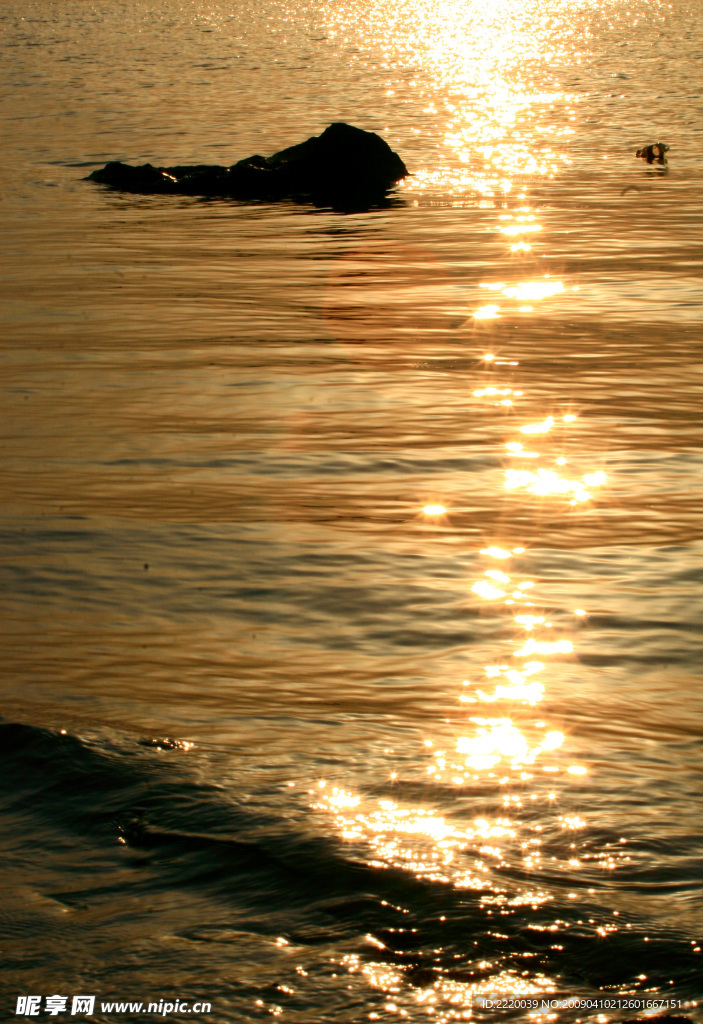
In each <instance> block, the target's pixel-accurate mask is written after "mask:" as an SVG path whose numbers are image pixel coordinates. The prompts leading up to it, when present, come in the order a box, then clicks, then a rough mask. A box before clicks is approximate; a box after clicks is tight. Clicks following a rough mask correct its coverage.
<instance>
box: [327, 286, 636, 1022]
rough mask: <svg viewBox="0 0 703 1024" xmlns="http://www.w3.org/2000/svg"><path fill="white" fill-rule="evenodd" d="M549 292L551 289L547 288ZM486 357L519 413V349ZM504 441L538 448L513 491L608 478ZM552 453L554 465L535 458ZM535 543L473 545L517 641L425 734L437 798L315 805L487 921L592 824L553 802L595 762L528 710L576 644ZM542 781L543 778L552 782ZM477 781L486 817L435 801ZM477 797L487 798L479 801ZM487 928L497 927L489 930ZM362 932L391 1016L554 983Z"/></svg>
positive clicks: (550, 497) (359, 851)
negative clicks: (550, 840) (465, 970)
mask: <svg viewBox="0 0 703 1024" xmlns="http://www.w3.org/2000/svg"><path fill="white" fill-rule="evenodd" d="M552 293H553V291H550V289H548V288H545V289H544V291H543V297H544V298H547V297H548V296H549V294H552ZM534 294H536V290H535V292H534ZM481 361H482V363H483V365H484V367H490V371H491V373H492V374H493V375H494V382H493V383H491V384H482V385H481V386H477V387H475V388H474V389H473V391H472V397H473V399H474V400H475V401H476V402H477V403H480V404H481V405H482V406H483V407H484V408H486V410H488V409H495V408H496V407H498V408H500V407H503V408H505V407H506V406H507V407H508V408H509V411H510V412H511V413H512V412H514V413H518V411H519V405H520V403H521V402H522V401H523V400H527V399H526V398H525V394H524V392H523V390H521V389H516V388H514V387H508V386H503V385H502V384H501V383H500V381H499V380H496V379H495V375H496V374H499V373H500V372H501V370H500V367H501V365H508V366H513V365H515V363H514V361H509V360H497V359H496V358H495V357H494V356H493V355H492V354H491V353H485V354H484V355H483V357H482V360H481ZM482 372H483V373H485V372H486V371H485V369H484V370H483V371H482ZM516 422H518V423H519V420H518V421H516ZM575 422H577V416H576V415H575V414H574V413H566V412H558V411H557V410H553V411H551V412H549V413H548V414H547V415H544V413H543V414H542V417H536V418H531V419H529V420H528V421H527V422H522V423H521V424H519V426H518V427H516V429H517V430H518V432H519V433H520V434H522V435H531V436H534V437H535V438H537V437H539V438H542V439H543V440H542V442H541V443H540V447H541V448H544V447H545V444H547V442H548V443H549V444H551V445H552V446H554V445H556V446H557V450H558V448H559V446H560V445H561V444H562V442H563V440H564V431H566V430H573V429H574V428H572V427H571V424H573V423H575ZM547 446H548V444H547ZM505 447H506V451H507V453H508V454H507V458H508V459H510V458H518V457H520V458H527V457H529V458H531V459H533V460H537V464H536V465H535V467H534V469H530V470H517V469H512V468H511V467H507V468H505V469H504V471H503V473H504V478H503V483H504V487H505V489H506V491H507V492H508V493H509V494H513V495H515V497H516V498H517V497H518V495H519V493H520V492H522V493H524V494H525V495H531V496H532V497H533V498H535V499H538V500H542V501H544V500H547V501H550V502H555V501H556V502H561V503H564V504H566V505H567V506H569V505H574V504H575V503H576V504H581V503H585V502H589V501H590V500H591V493H590V491H587V490H586V487H587V486H588V487H589V488H590V489H591V490H593V489H595V488H598V487H601V486H602V485H603V484H604V483H605V482H606V477H605V474H604V473H603V472H602V471H601V470H593V471H591V472H586V473H582V474H581V475H580V476H579V477H578V478H577V479H576V478H574V479H572V478H570V477H565V476H562V475H561V473H560V471H559V470H557V469H554V468H552V467H553V466H554V465H558V466H560V467H561V466H562V465H564V464H565V463H566V460H565V459H564V458H563V457H561V456H557V457H556V458H555V457H554V451H551V452H546V451H545V452H543V451H529V452H527V451H525V450H524V448H523V444H522V442H518V441H507V442H506V443H505ZM545 460H546V461H547V463H548V465H547V466H543V465H540V464H539V462H540V461H545ZM421 515H423V516H425V517H428V518H430V519H433V520H435V521H436V520H438V519H439V520H441V521H442V522H443V523H444V526H445V528H451V523H450V522H448V518H449V517H448V510H447V508H446V507H445V506H443V505H440V504H437V503H433V504H428V505H426V506H425V507H424V508H423V509H422V511H421ZM445 517H447V518H445ZM528 554H529V553H528V552H527V551H526V548H525V546H523V545H519V544H517V545H516V544H514V543H512V542H511V543H507V542H506V539H505V538H501V539H500V541H496V542H494V543H491V544H488V545H487V546H485V547H483V548H481V549H480V551H478V552H477V564H478V570H479V571H478V575H477V577H476V578H475V579H474V580H473V582H470V581H469V582H467V589H468V590H469V592H470V593H472V594H474V595H475V596H476V597H477V598H478V599H480V600H481V601H482V602H486V603H490V604H497V605H499V606H501V607H503V608H504V609H505V613H506V616H508V618H509V621H510V623H511V624H512V629H513V639H512V640H511V641H510V649H509V650H508V651H506V652H505V654H504V655H503V656H502V657H500V658H499V659H497V661H496V663H492V664H487V665H484V666H483V672H482V678H480V679H479V680H478V681H477V682H475V683H473V682H470V681H469V680H464V681H463V683H462V688H461V692H460V693H459V695H458V702H459V704H460V705H461V706H462V707H465V708H466V711H467V717H466V719H465V722H464V727H463V728H462V729H461V731H460V732H459V733H457V734H455V735H454V739H453V741H452V743H450V744H449V745H448V744H447V743H446V740H444V741H440V742H439V743H437V742H436V741H435V740H434V739H433V738H431V737H427V738H426V739H425V740H424V746H425V749H426V752H427V753H426V756H427V758H428V760H429V763H428V764H427V766H426V769H425V771H426V777H427V781H428V783H429V785H430V786H435V787H437V789H436V792H437V801H438V804H439V805H440V806H438V807H432V806H431V800H430V804H429V805H428V802H427V800H428V794H431V792H432V790H431V788H430V789H429V790H427V789H425V791H424V793H423V800H422V801H417V802H406V801H405V800H403V799H402V797H401V796H398V798H396V799H394V798H391V797H388V798H385V799H378V798H377V797H376V798H374V797H372V796H368V795H366V794H364V793H362V792H354V791H352V790H350V789H347V788H346V787H343V786H339V785H337V786H335V785H328V784H327V782H326V781H325V780H320V781H319V783H318V786H317V795H316V799H315V802H314V804H313V806H314V807H315V808H316V809H318V810H321V811H324V812H325V813H327V814H329V815H331V816H332V819H333V821H334V825H335V828H336V830H337V831H338V834H339V835H340V836H341V837H342V839H343V840H344V841H346V842H348V843H350V844H353V846H354V851H355V852H354V855H355V856H356V857H361V858H363V859H364V860H365V861H366V863H367V864H369V865H371V866H374V867H378V868H387V867H391V866H392V867H395V868H401V869H404V870H406V871H408V872H410V873H412V874H413V875H414V876H415V877H416V878H422V879H427V880H429V881H433V882H437V883H443V884H449V885H451V886H453V887H454V888H456V889H458V890H462V889H464V890H472V891H473V892H475V893H476V895H477V901H478V902H477V908H478V909H480V910H482V911H483V912H484V913H485V914H486V920H487V921H488V922H490V921H491V920H492V918H491V915H494V914H495V915H497V916H498V917H500V916H503V915H511V914H514V913H515V912H516V911H517V910H518V908H520V907H531V908H537V907H539V906H541V905H545V906H546V905H547V904H548V903H549V901H550V900H552V898H553V897H552V896H551V895H550V894H549V892H548V891H547V889H546V887H545V886H543V885H542V884H541V883H540V874H541V873H542V872H543V871H544V870H549V871H551V872H553V871H554V870H556V869H558V870H561V871H564V872H578V871H579V870H580V869H581V861H580V860H579V858H578V856H576V855H575V854H574V852H573V851H574V850H575V849H576V847H577V843H576V842H571V843H568V844H566V845H567V847H568V853H567V855H566V856H562V857H561V858H560V859H557V858H556V857H554V856H550V857H544V858H543V855H542V850H541V848H542V844H543V838H542V833H543V830H544V829H545V828H547V826H548V825H549V824H550V823H551V822H553V821H554V819H555V816H556V820H557V822H558V825H559V826H560V827H561V829H563V830H565V831H567V832H568V831H573V832H578V831H579V830H581V829H583V828H584V826H585V822H584V820H583V819H581V818H580V817H579V816H575V815H572V816H568V815H559V814H558V811H557V807H556V800H557V788H556V787H558V785H559V784H560V779H563V784H566V781H567V779H568V778H569V777H571V778H574V777H582V776H584V775H586V774H587V771H588V769H587V767H586V766H585V765H583V764H578V763H572V759H570V758H569V757H568V745H569V744H568V737H566V736H565V735H564V734H563V732H562V731H561V730H559V729H557V728H551V727H550V726H549V725H548V724H547V722H545V721H543V720H541V719H539V718H538V716H536V712H535V711H534V710H531V709H536V708H537V707H538V705H539V704H540V703H541V702H542V701H543V699H544V697H545V693H546V689H547V685H548V682H547V681H548V679H549V678H550V677H551V676H553V675H554V673H555V671H558V663H559V659H563V658H569V657H570V656H571V655H572V654H573V652H574V641H573V637H572V635H569V634H570V633H571V631H570V630H567V631H566V632H565V631H564V628H563V627H562V629H561V630H556V629H555V628H554V626H553V623H552V622H551V621H549V618H548V615H547V613H546V612H545V611H544V610H543V609H542V608H540V607H539V604H538V601H537V599H536V594H535V591H536V590H537V589H538V582H537V581H536V580H534V579H531V578H529V576H526V575H525V573H524V572H521V571H520V568H519V566H520V562H521V560H523V556H526V555H528ZM513 565H515V567H513ZM572 611H573V614H574V616H575V617H576V618H579V619H583V618H585V617H586V615H587V612H586V610H585V609H583V608H574V609H573V610H572ZM555 634H556V635H555ZM400 774H401V773H400V771H399V770H398V769H397V768H394V770H392V771H389V776H390V781H391V782H393V783H401V782H402V778H399V776H400ZM541 779H543V780H545V782H546V783H548V784H547V786H546V788H545V784H544V783H542V782H540V780H541ZM483 783H485V784H487V785H488V787H489V791H490V792H492V793H493V794H495V791H496V789H498V791H499V792H500V791H501V790H502V792H503V795H502V801H501V800H499V805H498V806H497V807H496V809H495V812H494V813H492V814H489V813H486V812H485V811H484V813H483V814H482V815H481V816H477V817H475V818H473V819H471V820H464V819H462V818H457V817H456V816H455V815H454V814H452V816H451V818H450V817H448V816H447V814H446V812H443V811H442V810H441V809H440V807H441V805H445V806H446V802H447V787H452V788H455V789H456V791H457V793H462V792H464V791H470V790H471V788H473V789H475V787H476V786H480V785H481V784H483ZM311 792H312V791H311ZM482 802H483V804H484V806H485V799H484V800H483V801H482ZM528 811H529V813H527V812H528ZM622 857H626V854H625V853H624V851H620V852H619V853H617V854H608V855H607V856H604V859H603V861H602V863H603V865H604V866H605V867H607V868H608V869H612V868H613V867H614V866H615V864H616V861H617V859H618V858H622ZM556 860H558V863H557V867H556V868H555V864H554V862H555V861H556ZM544 861H546V862H547V863H544ZM513 866H519V867H520V873H521V874H522V875H523V877H524V875H525V874H528V875H529V876H531V878H532V882H531V884H529V883H528V884H517V883H516V882H515V881H512V882H511V881H509V878H510V875H509V873H508V872H509V870H510V868H511V867H513ZM529 927H532V926H529ZM535 927H538V928H543V926H542V925H535ZM549 927H550V929H551V930H553V931H554V932H555V933H558V932H560V931H561V930H563V929H565V928H568V927H570V925H569V924H568V923H566V922H563V921H557V922H556V923H555V924H553V925H550V926H549ZM609 927H610V926H609ZM487 934H488V935H491V934H494V935H499V934H500V933H498V932H493V931H491V930H489V931H488V933H487ZM504 938H507V936H504ZM367 939H368V941H369V942H370V943H371V944H372V945H373V946H374V947H375V948H377V949H378V956H375V957H374V958H373V959H372V960H368V959H367V958H361V957H360V956H359V955H357V954H349V955H347V956H346V957H345V958H344V966H345V967H346V968H347V969H348V970H349V971H350V972H356V971H359V972H361V973H363V974H364V975H366V977H367V979H368V981H369V983H370V984H371V985H372V986H374V987H375V988H377V989H379V990H381V991H383V992H384V993H385V994H386V995H387V996H388V1002H387V1003H386V1004H385V1006H384V1015H385V1014H388V1015H391V1014H398V1015H399V1016H406V1015H407V1014H408V1012H409V1007H410V1006H411V1005H414V1006H415V1009H416V1010H417V1009H418V1008H419V1007H423V1008H425V1009H426V1010H427V1012H428V1014H430V1015H431V1016H432V1019H433V1020H436V1021H442V1022H447V1024H448V1022H449V1021H452V1020H457V1019H466V1018H468V1017H470V1016H471V1014H472V1010H471V1007H472V1005H473V1004H474V1003H475V1001H476V1000H477V999H480V998H481V996H482V995H484V996H487V995H490V994H491V993H496V992H500V993H501V995H502V996H503V997H508V996H509V997H517V996H524V997H527V996H529V995H533V996H534V995H544V996H548V995H549V994H550V993H553V992H554V991H555V982H554V980H552V979H550V978H548V977H547V976H546V975H544V974H543V973H540V972H536V973H534V974H530V973H528V972H522V973H521V974H518V973H517V972H515V971H513V970H509V969H506V968H505V967H504V966H501V964H500V963H499V962H497V961H496V963H495V964H492V963H490V962H483V968H482V971H479V972H478V974H477V978H476V980H475V981H473V980H472V981H470V982H469V981H466V980H457V978H455V977H451V976H450V975H449V974H446V973H445V972H442V971H439V970H438V971H437V972H436V973H435V974H434V975H433V977H432V981H431V984H429V983H428V985H427V986H425V987H418V986H417V985H409V984H407V979H406V977H405V974H404V971H403V969H402V968H400V967H398V966H397V965H396V964H394V963H390V964H389V963H387V962H385V961H384V959H383V950H384V948H385V947H384V944H383V943H382V942H381V941H380V940H378V939H377V938H375V937H374V936H367ZM436 952H438V951H436ZM493 967H494V968H495V969H494V970H493V971H491V968H493ZM485 972H489V973H488V975H486V973H485ZM370 1016H371V1018H373V1017H374V1016H375V1017H378V1014H377V1013H373V1014H371V1015H370ZM530 1016H531V1017H532V1018H533V1019H535V1020H537V1021H539V1020H541V1019H543V1017H545V1015H544V1014H541V1013H533V1014H531V1015H530Z"/></svg>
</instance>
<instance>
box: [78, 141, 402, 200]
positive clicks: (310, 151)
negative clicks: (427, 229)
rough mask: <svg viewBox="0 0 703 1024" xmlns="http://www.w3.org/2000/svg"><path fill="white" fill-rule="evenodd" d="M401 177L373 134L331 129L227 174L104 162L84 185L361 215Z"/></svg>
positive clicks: (395, 160) (396, 160)
mask: <svg viewBox="0 0 703 1024" xmlns="http://www.w3.org/2000/svg"><path fill="white" fill-rule="evenodd" d="M407 173H408V170H407V168H406V166H405V164H404V163H403V161H402V160H401V159H400V157H399V156H398V154H397V153H394V152H393V150H392V149H391V148H390V146H389V145H388V143H387V142H385V141H384V140H383V139H382V138H381V137H380V135H376V134H375V133H374V132H365V131H362V130H361V128H354V127H353V126H352V125H349V124H343V123H342V122H337V123H335V124H331V125H330V126H329V128H326V129H325V131H324V132H323V133H322V135H317V136H313V137H312V138H310V139H308V140H307V141H306V142H302V143H301V144H300V145H298V146H290V147H289V148H288V149H282V150H281V151H280V153H274V154H273V156H270V157H266V156H259V155H255V156H250V157H247V158H246V159H245V160H240V161H239V162H238V163H236V164H233V165H232V166H231V167H219V166H216V165H215V166H213V165H208V164H198V165H195V166H177V167H152V165H151V164H143V165H142V166H140V167H132V166H131V165H129V164H122V163H118V162H115V163H109V164H106V165H105V166H104V167H103V168H101V169H100V170H97V171H93V173H92V174H89V175H88V180H90V181H97V182H99V183H100V184H102V185H109V186H111V187H112V188H116V189H120V190H121V191H123V192H138V193H142V194H154V193H159V194H166V195H191V196H226V197H229V198H232V199H243V200H256V199H259V200H268V201H271V200H274V201H275V200H279V199H293V200H296V201H297V202H312V203H315V205H317V206H332V207H334V208H336V209H368V207H370V206H373V205H375V204H377V203H379V202H381V201H382V200H383V197H384V196H385V194H386V193H387V191H388V189H390V188H391V187H392V186H393V185H395V184H396V183H397V182H399V181H400V180H401V179H402V178H404V177H405V176H406V175H407Z"/></svg>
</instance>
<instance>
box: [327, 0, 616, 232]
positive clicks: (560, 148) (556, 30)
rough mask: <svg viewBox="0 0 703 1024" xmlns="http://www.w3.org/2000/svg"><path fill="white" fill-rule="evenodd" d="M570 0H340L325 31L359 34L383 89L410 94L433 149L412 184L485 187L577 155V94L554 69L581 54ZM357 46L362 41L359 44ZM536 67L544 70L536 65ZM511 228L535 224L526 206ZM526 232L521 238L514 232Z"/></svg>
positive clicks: (491, 189)
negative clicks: (393, 0)
mask: <svg viewBox="0 0 703 1024" xmlns="http://www.w3.org/2000/svg"><path fill="white" fill-rule="evenodd" d="M584 2H585V3H586V4H587V5H592V6H595V5H596V0H578V5H579V6H582V5H583V4H584ZM573 6H574V5H573V3H567V2H566V0H561V2H560V0H555V2H554V3H551V4H550V5H548V6H547V5H546V4H545V3H544V2H543V0H524V2H519V0H492V2H491V3H490V4H487V3H476V2H472V0H411V2H410V3H407V4H397V5H396V4H387V3H382V2H381V0H367V2H364V3H359V2H358V0H354V2H353V0H346V2H345V0H342V2H340V3H338V4H335V5H334V6H333V7H331V8H330V9H329V11H328V12H327V14H326V17H325V21H326V32H327V35H328V38H329V39H331V40H334V41H337V42H338V43H339V45H340V48H341V47H343V45H344V44H346V43H349V42H351V40H352V39H353V41H354V43H355V44H356V47H357V48H358V49H359V50H361V51H362V52H363V51H366V52H368V53H369V54H374V63H375V66H376V67H381V68H383V69H386V72H387V79H386V89H385V97H388V98H390V99H391V101H392V102H393V103H403V104H411V106H412V109H413V114H414V119H415V123H416V125H417V127H416V128H415V129H414V130H413V131H414V133H415V134H416V135H417V136H418V138H419V139H423V138H428V139H429V140H431V148H433V150H434V153H435V155H434V158H433V159H432V161H431V162H428V163H427V164H426V166H424V167H419V168H418V166H417V163H415V166H414V173H413V176H412V178H411V180H410V181H409V182H408V184H407V186H406V187H407V189H408V190H409V191H410V192H413V193H418V194H419V193H423V192H425V191H427V190H432V191H438V190H439V191H441V192H442V194H445V195H446V194H447V193H450V194H451V195H452V196H455V197H460V196H461V195H463V194H470V195H471V196H475V195H477V194H478V195H481V196H485V197H494V196H506V195H508V194H510V193H511V192H513V191H515V190H516V186H517V191H519V187H520V181H521V180H523V179H524V180H534V179H540V178H550V177H554V176H555V175H556V174H557V173H558V172H559V171H560V169H561V168H562V167H564V166H565V165H567V164H568V163H569V162H570V158H569V155H568V152H567V145H566V144H567V143H568V140H569V138H570V136H572V135H573V134H574V130H575V129H574V122H575V120H576V117H577V109H578V104H579V101H580V97H579V96H578V95H576V94H574V93H570V92H568V91H565V90H564V89H563V88H562V87H561V85H560V84H559V81H558V78H559V76H558V72H555V70H551V69H557V68H559V67H561V66H567V67H573V66H574V65H578V64H580V63H581V60H582V56H583V54H582V47H583V45H584V40H583V38H582V36H581V35H580V34H579V31H578V29H577V27H576V24H575V22H574V19H573ZM357 52H358V50H357ZM536 71H539V72H540V74H536V73H535V72H536ZM514 216H515V219H516V224H515V225H513V226H508V227H507V229H506V230H507V231H508V232H509V233H510V232H512V231H513V228H514V229H515V231H514V233H516V234H517V233H522V232H523V231H539V230H540V226H539V225H535V224H534V223H533V222H534V215H533V214H532V213H531V211H529V210H518V211H516V213H515V215H514ZM518 244H519V243H518Z"/></svg>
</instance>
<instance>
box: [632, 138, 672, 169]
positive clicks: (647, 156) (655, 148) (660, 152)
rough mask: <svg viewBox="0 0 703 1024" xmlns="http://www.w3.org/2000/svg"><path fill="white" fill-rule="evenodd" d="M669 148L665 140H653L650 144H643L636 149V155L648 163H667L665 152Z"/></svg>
mask: <svg viewBox="0 0 703 1024" xmlns="http://www.w3.org/2000/svg"><path fill="white" fill-rule="evenodd" d="M669 149H670V147H669V146H667V145H666V143H665V142H654V143H652V145H651V146H643V147H642V149H638V150H637V153H636V156H638V157H640V159H641V160H646V161H647V163H648V164H665V163H667V159H666V156H665V154H666V153H668V152H669Z"/></svg>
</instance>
